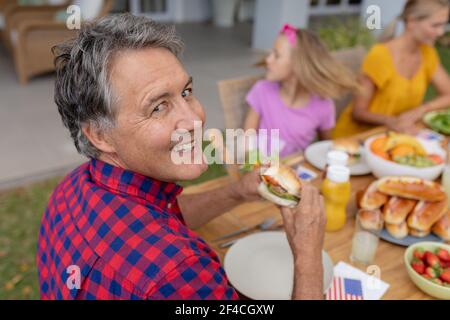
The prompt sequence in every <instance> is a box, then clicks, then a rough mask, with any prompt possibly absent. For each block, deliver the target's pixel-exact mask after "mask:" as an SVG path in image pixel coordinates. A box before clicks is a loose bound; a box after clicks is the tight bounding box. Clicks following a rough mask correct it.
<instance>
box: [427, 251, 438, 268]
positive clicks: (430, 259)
mask: <svg viewBox="0 0 450 320" xmlns="http://www.w3.org/2000/svg"><path fill="white" fill-rule="evenodd" d="M425 262H426V264H427V265H428V266H429V267H433V268H436V267H440V266H441V264H440V262H439V258H438V257H437V256H436V255H435V254H434V253H432V252H430V251H427V252H425Z"/></svg>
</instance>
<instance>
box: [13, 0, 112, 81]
mask: <svg viewBox="0 0 450 320" xmlns="http://www.w3.org/2000/svg"><path fill="white" fill-rule="evenodd" d="M112 5H113V0H103V6H102V8H101V10H100V12H99V14H98V16H97V17H101V16H104V15H106V14H108V12H109V11H110V10H111V9H112ZM65 8H67V4H66V5H64V6H36V7H20V6H15V7H13V8H11V9H10V11H7V12H6V15H5V18H6V19H5V20H6V28H5V31H4V34H6V37H9V38H7V39H6V41H5V42H6V46H7V47H9V48H10V49H11V51H12V54H13V57H14V64H15V67H16V72H17V75H18V78H19V82H20V83H21V84H26V83H27V82H28V80H29V79H30V78H31V77H33V76H35V75H38V74H42V73H47V72H51V71H53V70H54V64H53V55H52V52H51V48H52V47H53V46H54V45H56V44H58V43H61V42H63V41H65V40H67V39H70V38H73V37H75V36H76V32H77V30H69V29H68V28H67V26H66V24H65V23H64V22H60V21H55V20H54V17H55V15H56V13H57V12H59V11H60V10H61V9H65ZM12 34H15V36H14V38H15V39H11V35H12Z"/></svg>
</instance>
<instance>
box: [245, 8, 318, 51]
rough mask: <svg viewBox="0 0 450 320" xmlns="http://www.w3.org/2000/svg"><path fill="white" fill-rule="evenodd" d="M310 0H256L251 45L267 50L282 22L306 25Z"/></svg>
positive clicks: (299, 25) (301, 26)
mask: <svg viewBox="0 0 450 320" xmlns="http://www.w3.org/2000/svg"><path fill="white" fill-rule="evenodd" d="M309 3H310V0H278V1H273V0H256V8H255V19H254V23H253V38H252V47H253V48H255V49H262V50H268V49H270V48H271V47H272V45H273V41H274V40H275V38H276V36H277V34H278V31H279V30H280V28H281V26H282V25H283V24H284V23H290V24H292V25H295V26H297V27H300V28H305V27H307V26H308V20H309Z"/></svg>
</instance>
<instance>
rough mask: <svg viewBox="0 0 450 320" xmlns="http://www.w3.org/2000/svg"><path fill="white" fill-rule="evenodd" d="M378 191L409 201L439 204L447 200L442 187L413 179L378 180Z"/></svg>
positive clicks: (430, 182)
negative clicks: (438, 202)
mask: <svg viewBox="0 0 450 320" xmlns="http://www.w3.org/2000/svg"><path fill="white" fill-rule="evenodd" d="M378 190H379V191H381V192H383V193H385V194H387V195H390V196H397V197H402V198H407V199H413V200H419V201H429V202H437V201H443V200H444V199H446V195H445V193H444V191H443V190H442V187H441V186H440V185H439V184H437V183H435V182H432V181H427V180H423V179H418V178H412V177H385V178H382V179H380V180H378Z"/></svg>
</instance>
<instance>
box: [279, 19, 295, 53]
mask: <svg viewBox="0 0 450 320" xmlns="http://www.w3.org/2000/svg"><path fill="white" fill-rule="evenodd" d="M297 32H298V29H297V28H295V27H293V26H292V25H290V24H289V23H286V24H285V25H284V26H283V28H281V31H280V33H281V34H284V35H285V36H286V38H287V39H288V41H289V44H290V45H291V46H292V47H293V48H295V47H296V46H297Z"/></svg>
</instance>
